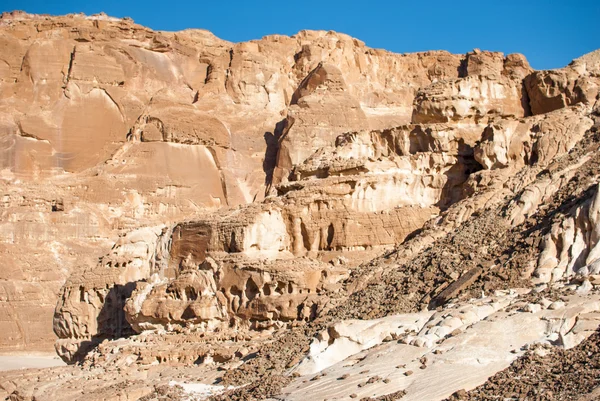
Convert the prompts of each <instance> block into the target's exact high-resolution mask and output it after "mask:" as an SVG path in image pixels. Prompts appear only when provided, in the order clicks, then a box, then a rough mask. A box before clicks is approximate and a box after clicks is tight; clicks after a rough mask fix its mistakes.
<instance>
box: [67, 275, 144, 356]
mask: <svg viewBox="0 0 600 401" xmlns="http://www.w3.org/2000/svg"><path fill="white" fill-rule="evenodd" d="M135 286H136V283H133V282H131V283H127V284H125V285H115V286H114V287H112V288H111V289H110V290H109V291H108V293H107V294H106V297H105V299H104V303H103V305H102V309H100V313H98V317H97V318H96V322H97V324H98V332H97V334H95V335H94V336H92V338H91V339H90V340H86V341H82V342H81V343H79V347H78V349H77V351H76V352H75V354H74V355H73V358H72V361H73V362H75V363H81V362H83V360H84V359H85V357H86V356H87V354H89V353H90V352H91V351H92V350H93V349H94V348H96V347H97V346H98V344H100V343H101V342H102V341H104V340H116V339H118V338H127V337H129V336H131V335H134V334H136V333H135V331H134V330H133V328H132V327H131V325H130V324H129V322H128V321H127V319H126V318H125V310H124V306H125V302H126V301H127V299H128V298H129V297H130V296H131V294H132V292H133V290H134V289H135Z"/></svg>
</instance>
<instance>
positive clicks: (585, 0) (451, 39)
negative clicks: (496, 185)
mask: <svg viewBox="0 0 600 401" xmlns="http://www.w3.org/2000/svg"><path fill="white" fill-rule="evenodd" d="M0 9H1V10H2V11H12V10H24V11H27V12H31V13H45V14H67V13H77V12H83V13H86V14H93V13H98V12H101V11H104V12H105V13H107V14H109V15H111V16H115V17H126V16H127V17H131V18H133V19H134V20H135V22H137V23H139V24H142V25H145V26H148V27H150V28H152V29H155V30H167V31H177V30H181V29H185V28H202V29H208V30H210V31H212V32H213V33H214V34H215V35H217V36H218V37H220V38H222V39H226V40H229V41H233V42H239V41H245V40H250V39H259V38H261V37H263V36H265V35H269V34H275V33H277V34H286V35H293V34H295V33H296V32H298V31H300V30H302V29H324V30H334V31H338V32H344V33H347V34H349V35H351V36H354V37H356V38H359V39H360V40H362V41H364V42H365V43H366V44H367V46H370V47H375V48H383V49H387V50H390V51H394V52H398V53H406V52H415V51H425V50H438V49H443V50H448V51H451V52H453V53H465V52H467V51H469V50H472V49H474V48H480V49H482V50H495V51H502V52H504V53H506V54H508V53H523V54H525V56H527V58H528V60H529V62H530V64H531V65H532V67H534V68H536V69H549V68H559V67H563V66H565V65H566V64H568V63H569V62H570V61H571V60H572V59H573V58H576V57H579V56H581V55H583V54H585V53H588V52H590V51H592V50H596V49H598V48H600V0H545V1H542V0H530V1H527V0H520V1H517V0H480V1H473V0H461V1H456V0H445V1H438V0H425V1H424V0H412V1H403V0H397V1H391V0H390V1H383V0H364V1H353V0H329V1H327V0H321V1H314V0H313V1H298V0H294V1H286V0H278V1H273V0H263V1H250V0H247V1H243V0H210V1H205V0H196V1H182V0H174V1H173V0H171V1H169V0H162V1H154V0H146V1H137V0H136V1H127V0H120V1H115V0H109V1H85V0H58V1H57V0H0Z"/></svg>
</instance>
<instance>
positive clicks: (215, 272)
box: [0, 12, 600, 401]
mask: <svg viewBox="0 0 600 401" xmlns="http://www.w3.org/2000/svg"><path fill="white" fill-rule="evenodd" d="M0 46H2V48H3V49H4V50H5V51H4V52H2V53H1V55H0V58H1V61H2V62H3V63H0V66H2V67H1V69H0V127H2V129H1V130H0V134H1V135H2V136H1V137H0V143H1V144H2V146H1V150H0V151H1V152H2V154H3V155H4V156H3V157H2V162H3V166H2V171H1V173H2V180H1V181H0V182H1V183H2V184H0V185H2V189H3V192H4V196H3V210H2V220H0V232H1V233H2V238H1V241H2V242H0V247H2V253H3V256H4V257H3V258H2V259H3V261H4V264H5V266H6V267H5V268H4V269H2V271H3V273H2V274H3V276H2V277H0V289H1V292H0V294H1V295H0V300H1V302H0V320H1V321H2V322H3V327H6V330H3V331H2V333H0V351H7V350H27V351H32V350H47V349H48V348H49V347H50V346H51V345H52V343H54V339H55V337H54V336H55V335H56V336H57V337H58V340H57V341H56V343H55V344H54V345H55V349H56V351H57V352H58V354H59V355H60V356H61V357H62V358H63V359H64V360H65V361H67V362H69V363H78V364H77V365H73V366H68V367H63V368H53V369H44V370H29V371H26V372H16V371H9V372H4V373H1V374H0V378H1V380H0V395H2V396H5V397H7V398H8V399H11V400H32V399H65V400H66V399H69V400H71V399H83V398H85V399H86V400H88V401H89V400H91V399H107V398H109V399H112V398H114V399H124V400H137V399H144V400H152V399H177V398H179V399H202V398H204V397H207V396H213V397H216V398H217V399H264V398H269V397H274V398H276V399H290V400H292V399H305V398H306V395H307V394H310V395H311V398H314V399H334V398H335V399H346V398H347V399H354V398H359V399H389V400H391V399H400V398H401V399H403V400H405V399H412V400H425V399H427V400H429V399H430V400H441V399H444V398H446V397H452V399H486V398H485V397H493V396H495V394H496V393H498V394H500V393H501V392H504V393H502V394H505V396H506V397H512V396H513V395H514V394H533V393H531V391H534V390H532V389H533V388H534V387H537V388H538V390H535V391H537V392H538V393H539V394H538V393H536V394H537V395H536V396H538V395H539V397H541V398H539V397H538V398H539V399H552V398H547V397H552V395H550V396H549V395H548V394H547V391H552V392H556V394H561V396H560V397H571V398H564V399H577V398H573V397H580V396H581V397H586V396H587V394H588V393H592V392H593V391H595V390H594V388H592V387H591V384H590V383H593V382H594V380H595V379H593V377H595V376H589V377H591V378H589V379H582V380H581V381H580V382H579V383H580V384H579V385H578V386H577V387H569V388H567V387H565V386H562V387H561V385H559V384H557V385H556V386H554V387H553V386H550V385H549V384H547V383H548V382H549V381H550V380H551V377H552V376H548V375H545V374H542V373H540V374H538V375H537V376H536V377H537V378H538V379H536V380H538V381H537V382H535V381H534V382H531V383H530V382H527V383H523V382H520V383H518V385H517V384H515V385H513V387H508V386H507V387H502V386H499V383H500V384H501V383H505V382H507V380H508V381H510V380H515V379H514V375H518V374H520V373H518V372H522V371H524V370H525V369H527V368H525V367H524V366H525V365H526V364H531V363H537V362H535V358H536V356H534V355H537V356H539V357H540V358H542V357H545V355H546V354H548V353H550V354H552V355H553V354H557V355H571V354H569V353H570V352H572V353H573V357H572V358H574V359H573V360H575V359H577V358H581V357H580V355H581V352H583V351H579V350H580V349H584V350H586V351H585V352H587V353H588V355H589V356H590V357H591V358H592V360H594V358H596V355H595V354H596V353H597V352H596V351H597V349H598V348H597V345H596V344H597V335H596V334H593V333H594V332H595V331H596V330H597V328H598V326H599V325H600V314H599V312H600V289H598V288H597V287H598V286H600V262H599V259H598V258H599V257H600V254H599V252H600V246H599V245H598V242H599V241H600V234H599V233H600V231H599V230H600V225H599V220H598V216H599V213H600V194H598V190H599V189H598V188H599V187H598V184H599V182H600V178H599V177H600V175H599V173H598V171H600V170H599V168H598V167H599V163H600V152H599V146H600V137H599V135H600V134H599V133H598V129H599V128H600V115H599V113H600V102H599V100H598V99H599V95H598V94H599V89H600V86H599V85H600V53H598V52H594V53H590V54H588V55H586V56H583V57H581V58H579V59H577V60H574V61H573V62H572V63H571V64H570V65H569V66H567V67H565V68H563V69H560V70H555V71H533V70H532V69H531V68H530V67H529V65H528V63H527V61H526V59H525V57H523V56H522V55H508V56H505V55H503V54H501V53H493V52H486V51H479V50H474V51H473V52H471V53H468V54H466V55H452V54H449V53H446V52H427V53H415V54H407V55H399V54H392V53H388V52H385V51H381V50H374V49H370V48H368V47H366V46H365V45H364V44H363V43H361V42H360V41H358V40H356V39H353V38H350V37H348V36H346V35H342V34H338V33H334V32H313V31H303V32H300V33H299V34H297V35H295V36H293V37H285V36H268V37H265V38H263V39H261V40H256V41H251V42H247V43H238V44H233V43H228V42H225V41H222V40H220V39H218V38H216V37H214V36H213V35H211V34H210V33H208V32H206V31H198V30H187V31H182V32H177V33H168V32H154V31H152V30H149V29H147V28H144V27H141V26H139V25H136V24H135V23H133V21H131V20H120V19H115V18H110V17H107V16H105V15H97V16H91V17H86V16H83V15H70V16H65V17H45V16H33V15H28V14H23V13H18V12H15V13H10V14H6V13H5V14H3V15H2V18H1V19H0ZM52 331H53V332H54V333H53V332H52ZM588 337H589V338H588ZM586 338H587V339H586ZM582 341H584V342H583V343H581V342H582ZM580 343H581V345H578V344H580ZM572 349H573V350H576V351H571V350H572ZM542 354H544V355H542ZM561 358H563V357H562V356H561ZM565 358H567V356H565ZM569 358H571V357H569ZM530 361H533V362H530ZM511 364H512V365H511ZM565 364H566V362H565V363H563V364H562V365H561V364H560V363H558V362H557V367H556V369H557V372H558V371H559V370H560V369H565V367H564V366H566V365H565ZM591 364H592V362H590V363H588V364H584V363H579V364H577V365H576V366H574V367H573V369H575V370H574V373H573V374H575V375H579V376H582V377H588V375H590V374H591V375H593V374H595V373H593V372H591V369H592V368H590V366H591ZM561 366H562V367H561ZM504 369H508V370H505V371H503V370H504ZM593 369H595V368H593ZM501 371H503V372H502V373H498V372H501ZM504 372H509V373H504ZM510 372H517V373H510ZM556 374H559V373H556ZM488 379H489V381H488ZM82 383H85V386H82ZM536 383H537V384H536ZM540 383H546V385H541V384H540ZM227 386H232V388H229V387H227ZM244 386H245V387H244ZM477 386H482V387H477ZM519 386H520V387H519ZM528 386H529V387H528ZM544 386H546V387H544ZM476 387H477V389H476V390H473V391H472V392H467V390H471V389H474V388H476ZM546 389H548V390H546ZM219 392H225V393H224V394H221V395H215V394H216V393H219ZM509 393H510V394H509ZM511 394H512V395H511ZM552 394H554V393H552ZM378 397H379V398H378ZM469 397H470V398H469ZM543 397H546V398H543ZM590 397H593V395H590ZM561 399H563V398H561ZM582 399H583V398H582Z"/></svg>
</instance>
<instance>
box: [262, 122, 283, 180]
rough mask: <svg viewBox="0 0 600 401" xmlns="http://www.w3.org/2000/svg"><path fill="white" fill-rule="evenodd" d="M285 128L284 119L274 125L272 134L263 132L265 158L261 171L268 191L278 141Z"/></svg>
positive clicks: (277, 149) (275, 160)
mask: <svg viewBox="0 0 600 401" xmlns="http://www.w3.org/2000/svg"><path fill="white" fill-rule="evenodd" d="M286 126H287V122H286V119H283V120H281V121H279V122H278V123H277V124H275V128H274V129H273V132H265V135H264V139H265V145H266V148H265V158H264V161H263V171H264V172H265V187H266V188H267V189H268V188H269V187H270V186H271V184H272V182H273V171H274V170H275V166H276V164H277V153H278V152H279V140H280V139H281V136H282V135H283V132H284V130H285V127H286Z"/></svg>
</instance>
